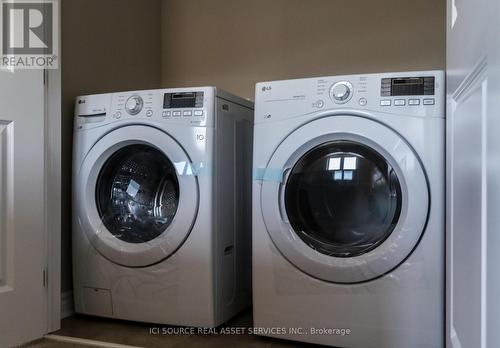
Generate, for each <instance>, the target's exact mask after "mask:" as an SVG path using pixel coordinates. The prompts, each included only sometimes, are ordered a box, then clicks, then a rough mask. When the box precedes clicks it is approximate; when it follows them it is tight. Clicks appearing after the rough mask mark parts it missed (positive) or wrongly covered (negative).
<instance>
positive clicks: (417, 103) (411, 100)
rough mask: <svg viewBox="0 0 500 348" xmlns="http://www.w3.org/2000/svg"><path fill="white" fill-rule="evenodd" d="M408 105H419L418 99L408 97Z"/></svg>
mask: <svg viewBox="0 0 500 348" xmlns="http://www.w3.org/2000/svg"><path fill="white" fill-rule="evenodd" d="M408 105H420V99H409V100H408Z"/></svg>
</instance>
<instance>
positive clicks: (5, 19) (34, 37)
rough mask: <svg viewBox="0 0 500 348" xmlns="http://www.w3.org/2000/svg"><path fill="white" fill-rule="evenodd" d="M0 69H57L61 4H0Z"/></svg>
mask: <svg viewBox="0 0 500 348" xmlns="http://www.w3.org/2000/svg"><path fill="white" fill-rule="evenodd" d="M0 4H1V7H0V8H1V10H0V11H1V15H0V18H1V21H2V25H1V28H0V29H1V31H2V33H1V35H0V40H1V49H2V51H1V55H0V67H2V68H8V69H57V68H58V48H59V42H58V35H57V34H58V29H59V23H58V18H59V17H58V15H57V10H58V6H57V5H58V4H57V2H56V1H55V0H1V2H0Z"/></svg>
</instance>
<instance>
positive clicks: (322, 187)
mask: <svg viewBox="0 0 500 348" xmlns="http://www.w3.org/2000/svg"><path fill="white" fill-rule="evenodd" d="M401 203H402V197H401V185H400V183H399V180H398V177H397V174H396V172H395V170H394V169H393V168H392V167H391V165H390V163H388V162H387V161H386V160H385V159H384V158H383V157H382V156H381V155H380V154H379V153H377V152H376V151H375V150H373V149H372V148H370V147H368V146H366V145H363V144H360V143H357V142H350V141H332V142H327V143H323V144H321V145H318V146H316V147H315V148H313V149H312V150H310V151H308V152H307V153H306V154H305V155H304V156H302V157H301V158H300V159H299V160H298V161H297V163H296V164H295V165H294V167H293V168H292V171H291V172H290V175H289V176H288V180H287V183H286V185H285V208H286V214H287V216H288V219H289V221H290V225H291V226H292V228H293V229H294V230H295V232H296V233H297V235H298V236H299V237H300V238H301V239H302V240H303V241H304V242H305V243H306V244H308V245H310V246H311V247H312V248H313V249H315V250H317V251H318V252H321V253H323V254H325V255H330V256H335V257H354V256H358V255H362V254H365V253H367V252H369V251H370V250H373V249H375V248H376V247H377V246H378V245H380V244H381V243H382V242H383V241H384V240H385V239H387V237H389V236H390V234H391V233H392V231H393V230H394V228H395V227H396V225H397V223H398V221H399V216H400V214H401Z"/></svg>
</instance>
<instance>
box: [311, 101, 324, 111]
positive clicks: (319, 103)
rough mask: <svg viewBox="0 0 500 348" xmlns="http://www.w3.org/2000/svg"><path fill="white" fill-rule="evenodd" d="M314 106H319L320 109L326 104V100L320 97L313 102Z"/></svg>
mask: <svg viewBox="0 0 500 348" xmlns="http://www.w3.org/2000/svg"><path fill="white" fill-rule="evenodd" d="M313 106H314V107H316V108H318V109H321V108H322V107H323V106H325V102H324V101H323V100H321V99H319V100H317V101H316V102H314V103H313Z"/></svg>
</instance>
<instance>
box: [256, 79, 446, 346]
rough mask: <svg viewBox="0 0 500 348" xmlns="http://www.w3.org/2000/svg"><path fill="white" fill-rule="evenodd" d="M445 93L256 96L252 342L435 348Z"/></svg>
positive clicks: (299, 89) (295, 91)
mask: <svg viewBox="0 0 500 348" xmlns="http://www.w3.org/2000/svg"><path fill="white" fill-rule="evenodd" d="M444 87H445V86H444V74H443V72H441V71H421V72H402V73H384V74H364V75H348V76H330V77H320V78H307V79H298V80H288V81H273V82H264V83H258V84H257V86H256V105H255V128H254V129H255V131H254V137H255V138H254V183H253V302H254V324H255V329H254V331H255V332H256V333H257V334H261V335H267V336H274V337H280V338H286V339H292V340H298V341H304V342H312V343H319V344H325V345H331V346H339V347H350V348H362V347H363V348H367V347H384V348H390V347H393V348H405V347H435V348H438V347H443V345H444V322H445V321H444V306H445V302H444V298H445V297H444V296H445V294H444V267H445V266H444V265H445V263H444V260H445V246H444V236H445V229H444V221H445V207H444V187H445V185H444V181H445V173H444V170H445V169H444V168H445V156H444V153H445V151H444V150H445V148H444V144H445V110H444V108H445V99H444V94H445V89H444ZM278 329H279V330H278Z"/></svg>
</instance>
